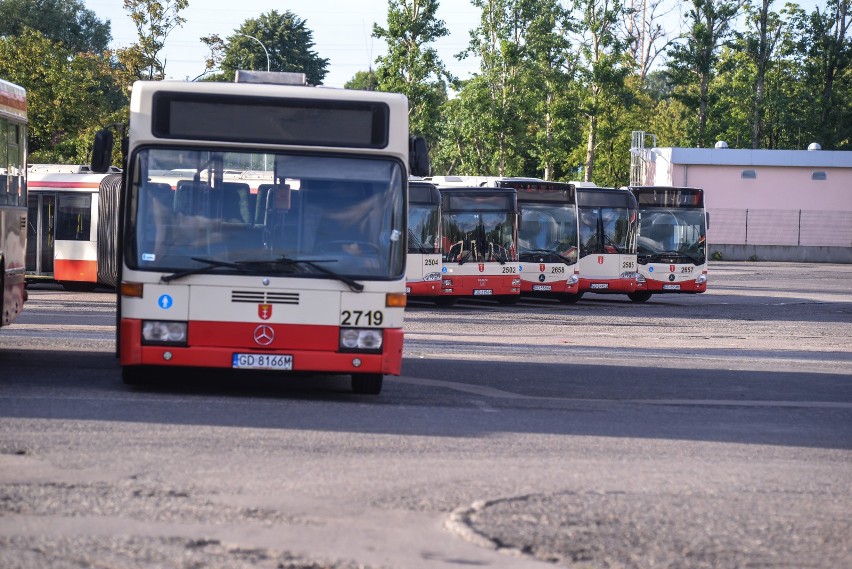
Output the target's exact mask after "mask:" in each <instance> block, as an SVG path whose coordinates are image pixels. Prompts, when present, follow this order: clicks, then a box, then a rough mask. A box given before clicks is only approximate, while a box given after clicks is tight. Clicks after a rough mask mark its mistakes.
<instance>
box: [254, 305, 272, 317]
mask: <svg viewBox="0 0 852 569" xmlns="http://www.w3.org/2000/svg"><path fill="white" fill-rule="evenodd" d="M257 315H258V316H260V319H261V320H269V319H270V318H272V305H271V304H258V305H257Z"/></svg>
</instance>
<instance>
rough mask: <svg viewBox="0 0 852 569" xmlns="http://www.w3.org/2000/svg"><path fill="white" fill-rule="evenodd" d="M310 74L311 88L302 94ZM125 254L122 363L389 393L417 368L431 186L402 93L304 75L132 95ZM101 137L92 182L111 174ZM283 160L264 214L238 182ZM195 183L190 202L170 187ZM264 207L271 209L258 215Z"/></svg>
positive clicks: (154, 86) (125, 369) (107, 145)
mask: <svg viewBox="0 0 852 569" xmlns="http://www.w3.org/2000/svg"><path fill="white" fill-rule="evenodd" d="M294 76H297V80H296V81H289V80H290V79H292V78H293V77H294ZM128 133H129V134H128V136H129V140H128V143H127V148H128V154H127V157H126V168H125V169H124V188H123V190H122V191H123V197H122V204H123V205H122V219H121V222H120V227H121V231H120V242H119V256H118V259H119V262H118V265H119V281H120V283H119V287H118V342H117V343H118V353H119V361H120V364H121V366H122V375H123V379H124V381H125V382H127V383H131V384H132V383H139V382H145V381H146V380H149V379H150V378H151V377H152V376H154V375H156V374H157V369H162V368H164V367H168V368H184V369H187V368H229V369H234V370H239V371H242V370H264V371H266V372H269V373H275V374H277V377H278V378H280V379H286V377H287V376H288V374H289V372H308V373H331V374H347V375H351V383H352V389H353V391H355V392H357V393H372V394H376V393H379V392H380V391H381V389H382V384H383V378H384V376H385V374H390V375H398V374H399V373H400V369H401V365H402V344H403V329H402V323H403V313H404V309H405V304H406V295H405V260H406V233H407V225H408V223H407V221H408V220H407V211H406V208H407V195H406V194H407V176H408V166H409V159H410V158H411V160H412V164H413V165H414V172H413V173H414V174H416V175H423V174H425V173H428V158H427V157H426V153H425V144H423V143H422V139H411V138H410V137H409V132H408V102H407V100H406V98H405V97H404V96H403V95H399V94H394V93H380V92H372V91H358V90H343V89H319V88H314V87H310V86H306V85H305V82H304V76H303V75H301V74H281V73H268V72H266V73H264V72H243V71H238V72H237V82H235V83H223V82H218V83H216V82H199V83H193V82H186V83H184V82H167V81H163V82H146V81H141V82H137V83H135V84H134V85H133V89H132V93H131V101H130V124H129V131H128ZM111 139H112V135H111V133H110V132H109V131H102V132H101V133H99V136H98V137H97V138H96V144H95V148H94V152H93V156H94V159H93V169H97V170H103V169H104V168H106V167H107V165H108V164H109V163H110V161H111V156H112V149H111V147H112V144H111ZM251 163H254V164H258V163H266V164H267V165H268V168H269V170H270V171H271V172H272V179H271V185H269V186H268V187H267V188H266V191H265V192H264V193H263V195H262V197H261V196H260V195H259V194H258V195H256V204H255V205H256V207H255V208H254V210H253V211H252V208H251V207H250V203H251V198H250V192H247V191H246V189H245V186H242V185H240V184H234V183H233V182H230V181H227V178H226V175H225V173H226V172H227V171H230V170H243V169H246V168H247V167H249V164H251ZM165 170H178V171H180V172H182V173H184V174H185V176H184V177H183V179H181V180H179V181H178V182H177V183H176V184H175V186H174V188H173V187H172V185H171V184H170V183H167V182H162V181H156V176H158V175H159V174H160V173H162V172H163V171H165ZM258 202H259V205H258Z"/></svg>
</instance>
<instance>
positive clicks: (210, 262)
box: [160, 257, 241, 283]
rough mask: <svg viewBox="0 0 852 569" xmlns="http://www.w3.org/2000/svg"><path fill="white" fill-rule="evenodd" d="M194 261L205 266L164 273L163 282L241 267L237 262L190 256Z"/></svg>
mask: <svg viewBox="0 0 852 569" xmlns="http://www.w3.org/2000/svg"><path fill="white" fill-rule="evenodd" d="M190 259H192V260H193V261H197V262H199V263H204V266H203V267H193V268H191V269H184V270H182V271H177V272H175V273H172V274H170V275H163V276H162V277H160V282H161V283H169V282H172V281H174V280H177V279H182V278H184V277H188V276H190V275H199V274H201V273H206V272H207V271H210V270H212V269H216V268H220V267H227V268H229V269H240V268H241V267H240V266H239V265H238V264H236V263H231V262H228V261H220V260H219V259H205V258H202V257H190Z"/></svg>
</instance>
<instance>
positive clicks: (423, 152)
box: [408, 136, 431, 178]
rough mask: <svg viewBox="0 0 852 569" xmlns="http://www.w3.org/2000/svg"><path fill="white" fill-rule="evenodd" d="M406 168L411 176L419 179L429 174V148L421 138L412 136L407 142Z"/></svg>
mask: <svg viewBox="0 0 852 569" xmlns="http://www.w3.org/2000/svg"><path fill="white" fill-rule="evenodd" d="M408 167H409V169H410V170H411V173H412V174H413V175H415V176H420V177H421V178H422V177H425V176H428V175H429V173H430V172H429V171H430V170H431V167H430V164H429V148H428V147H427V146H426V139H425V138H423V137H422V136H412V137H411V138H410V139H409V141H408Z"/></svg>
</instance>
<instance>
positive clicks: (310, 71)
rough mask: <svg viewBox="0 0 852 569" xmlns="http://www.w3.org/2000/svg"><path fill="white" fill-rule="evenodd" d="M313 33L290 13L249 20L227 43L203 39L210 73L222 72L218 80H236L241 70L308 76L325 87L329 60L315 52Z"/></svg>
mask: <svg viewBox="0 0 852 569" xmlns="http://www.w3.org/2000/svg"><path fill="white" fill-rule="evenodd" d="M313 34H314V33H313V31H311V30H310V29H309V28H308V26H307V21H306V20H303V19H302V18H300V17H298V16H297V15H296V14H294V13H293V12H291V11H289V10H287V11H285V12H284V13H281V12H278V11H277V10H270V11H269V12H266V13H264V14H261V15H260V16H258V17H257V18H253V19H249V20H246V21H245V22H243V23H242V25H241V26H240V27H239V28H237V29H236V30H235V31H234V33H233V34H231V35H230V36H229V37H228V38H226V39H225V40H222V39H221V38H219V36H216V35H211V36H207V37H203V38H201V41H203V42H204V43H206V44H207V45H208V47H210V51H211V57H210V59H209V61H208V63H207V67H208V70H215V69H218V73H216V74H214V75H211V76H209V77H207V79H210V80H214V81H233V79H234V74H235V73H236V71H237V70H238V69H246V70H255V71H266V70H267V68H268V69H269V70H270V71H289V72H294V73H304V74H305V76H306V78H307V81H308V83H310V84H311V85H322V81H323V79H325V76H326V75H327V74H328V61H329V60H328V59H326V58H322V57H320V56H319V54H318V53H317V52H316V51H314V49H313V47H314V39H313Z"/></svg>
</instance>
